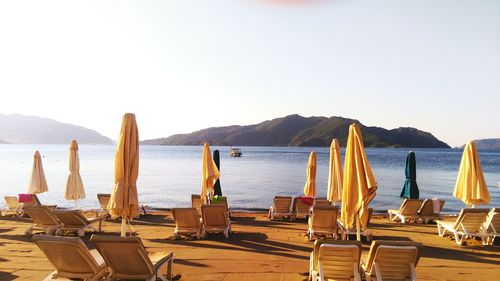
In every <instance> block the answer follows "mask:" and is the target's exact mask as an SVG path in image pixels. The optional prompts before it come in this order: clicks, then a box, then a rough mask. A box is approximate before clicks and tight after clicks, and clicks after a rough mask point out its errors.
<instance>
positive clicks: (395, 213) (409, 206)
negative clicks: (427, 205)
mask: <svg viewBox="0 0 500 281" xmlns="http://www.w3.org/2000/svg"><path fill="white" fill-rule="evenodd" d="M423 202H424V200H422V199H405V200H403V202H402V203H401V206H400V207H399V210H391V209H389V210H387V212H388V213H389V219H390V220H391V221H394V222H397V221H401V223H406V222H417V221H419V220H420V216H419V214H418V211H419V210H420V207H422V203H423Z"/></svg>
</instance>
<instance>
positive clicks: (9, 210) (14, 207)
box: [2, 196, 23, 216]
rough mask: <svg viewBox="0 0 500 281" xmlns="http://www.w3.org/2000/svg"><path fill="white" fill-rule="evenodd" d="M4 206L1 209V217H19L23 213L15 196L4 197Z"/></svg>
mask: <svg viewBox="0 0 500 281" xmlns="http://www.w3.org/2000/svg"><path fill="white" fill-rule="evenodd" d="M4 200H5V206H4V207H3V209H2V216H6V215H8V214H15V215H16V216H20V215H21V214H22V213H23V208H22V205H21V203H19V201H18V200H17V196H4Z"/></svg>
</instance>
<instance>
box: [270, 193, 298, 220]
mask: <svg viewBox="0 0 500 281" xmlns="http://www.w3.org/2000/svg"><path fill="white" fill-rule="evenodd" d="M291 209H292V197H291V196H275V197H274V200H273V205H272V206H271V208H269V213H268V215H267V217H268V218H269V219H270V220H275V219H277V218H291V217H292V215H293V214H292V210H291Z"/></svg>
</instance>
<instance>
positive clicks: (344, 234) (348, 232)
mask: <svg viewBox="0 0 500 281" xmlns="http://www.w3.org/2000/svg"><path fill="white" fill-rule="evenodd" d="M372 215H373V208H368V224H370V220H371V218H372ZM337 222H338V224H339V228H340V231H341V232H342V240H347V239H349V235H356V234H357V232H356V229H353V228H346V227H345V226H344V224H343V223H342V221H341V220H337ZM360 234H361V236H364V237H366V241H368V242H370V241H372V239H373V235H372V233H371V231H370V229H369V228H368V227H366V228H365V229H361V232H360Z"/></svg>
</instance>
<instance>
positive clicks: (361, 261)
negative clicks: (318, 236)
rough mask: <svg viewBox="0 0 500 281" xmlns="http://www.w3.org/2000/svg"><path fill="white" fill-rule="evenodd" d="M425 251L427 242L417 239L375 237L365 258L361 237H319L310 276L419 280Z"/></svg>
mask: <svg viewBox="0 0 500 281" xmlns="http://www.w3.org/2000/svg"><path fill="white" fill-rule="evenodd" d="M422 251H423V245H422V244H421V243H417V242H413V241H373V242H372V244H371V246H370V250H369V252H368V254H367V255H366V256H364V257H363V258H362V256H361V252H362V244H361V242H359V241H341V240H316V242H315V243H314V248H313V251H312V252H311V256H310V263H309V280H310V281H324V280H355V281H361V280H367V281H370V280H372V279H373V280H417V275H416V270H415V268H416V266H417V264H418V261H419V260H420V257H421V256H422ZM363 276H364V278H363Z"/></svg>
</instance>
